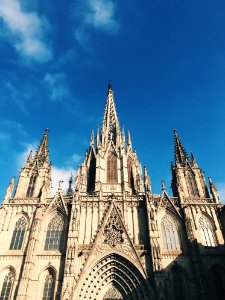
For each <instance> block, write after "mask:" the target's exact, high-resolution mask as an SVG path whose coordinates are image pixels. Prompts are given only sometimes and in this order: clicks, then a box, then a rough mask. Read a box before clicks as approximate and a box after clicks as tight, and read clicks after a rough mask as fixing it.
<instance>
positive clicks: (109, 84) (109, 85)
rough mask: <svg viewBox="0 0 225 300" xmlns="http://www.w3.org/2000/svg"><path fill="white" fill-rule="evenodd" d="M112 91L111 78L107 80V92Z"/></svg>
mask: <svg viewBox="0 0 225 300" xmlns="http://www.w3.org/2000/svg"><path fill="white" fill-rule="evenodd" d="M109 91H112V83H111V80H109V81H108V92H109Z"/></svg>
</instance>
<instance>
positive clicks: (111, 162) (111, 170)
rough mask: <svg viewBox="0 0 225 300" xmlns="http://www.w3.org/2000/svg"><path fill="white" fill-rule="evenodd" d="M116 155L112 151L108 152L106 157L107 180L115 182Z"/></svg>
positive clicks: (116, 180)
mask: <svg viewBox="0 0 225 300" xmlns="http://www.w3.org/2000/svg"><path fill="white" fill-rule="evenodd" d="M117 177H118V176H117V156H116V154H114V153H113V152H110V153H109V155H108V159H107V182H108V183H117V182H118V178H117Z"/></svg>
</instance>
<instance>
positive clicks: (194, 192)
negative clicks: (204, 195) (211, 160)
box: [187, 173, 199, 197]
mask: <svg viewBox="0 0 225 300" xmlns="http://www.w3.org/2000/svg"><path fill="white" fill-rule="evenodd" d="M187 179H188V186H189V193H190V196H194V197H199V193H198V188H197V184H196V181H195V176H194V174H192V173H189V174H188V175H187Z"/></svg>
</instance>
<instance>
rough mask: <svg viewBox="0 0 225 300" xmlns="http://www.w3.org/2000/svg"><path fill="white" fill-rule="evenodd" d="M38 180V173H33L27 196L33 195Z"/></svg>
mask: <svg viewBox="0 0 225 300" xmlns="http://www.w3.org/2000/svg"><path fill="white" fill-rule="evenodd" d="M36 180H37V173H35V174H33V175H32V176H31V178H30V182H29V187H28V190H27V197H32V196H33V193H34V188H35V183H36Z"/></svg>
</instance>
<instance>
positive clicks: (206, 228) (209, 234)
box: [198, 217, 217, 247]
mask: <svg viewBox="0 0 225 300" xmlns="http://www.w3.org/2000/svg"><path fill="white" fill-rule="evenodd" d="M198 224H199V229H200V235H201V240H202V245H203V246H205V247H215V246H216V244H217V243H216V237H215V234H214V232H213V227H212V224H211V222H210V221H209V220H208V219H207V218H205V217H201V218H200V219H199V221H198Z"/></svg>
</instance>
